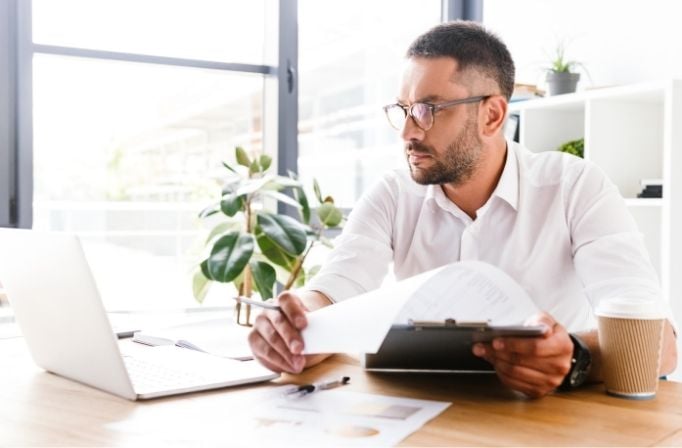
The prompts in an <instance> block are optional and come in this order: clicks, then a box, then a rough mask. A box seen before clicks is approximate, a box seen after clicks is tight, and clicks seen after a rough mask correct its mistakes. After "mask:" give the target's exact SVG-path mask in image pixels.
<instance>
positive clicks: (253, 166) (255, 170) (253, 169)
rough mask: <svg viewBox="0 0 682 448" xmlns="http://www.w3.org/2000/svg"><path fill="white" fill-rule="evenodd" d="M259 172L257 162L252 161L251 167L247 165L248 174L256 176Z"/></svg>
mask: <svg viewBox="0 0 682 448" xmlns="http://www.w3.org/2000/svg"><path fill="white" fill-rule="evenodd" d="M259 172H260V164H259V163H258V160H256V159H254V160H253V162H251V165H249V174H256V173H259Z"/></svg>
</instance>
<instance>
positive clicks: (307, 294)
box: [298, 290, 332, 311]
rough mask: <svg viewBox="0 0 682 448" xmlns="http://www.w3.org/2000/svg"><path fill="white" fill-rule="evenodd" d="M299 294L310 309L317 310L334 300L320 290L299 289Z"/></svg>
mask: <svg viewBox="0 0 682 448" xmlns="http://www.w3.org/2000/svg"><path fill="white" fill-rule="evenodd" d="M298 296H299V297H300V298H301V301H302V302H303V303H304V304H305V306H306V307H307V308H308V311H315V310H318V309H320V308H323V307H325V306H329V305H331V304H332V301H331V300H330V299H329V297H327V296H326V295H324V294H322V293H321V292H319V291H306V290H303V291H299V293H298Z"/></svg>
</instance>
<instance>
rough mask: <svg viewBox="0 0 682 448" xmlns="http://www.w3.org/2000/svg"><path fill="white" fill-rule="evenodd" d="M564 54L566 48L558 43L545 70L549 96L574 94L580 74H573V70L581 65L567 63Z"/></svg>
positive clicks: (561, 43) (573, 62)
mask: <svg viewBox="0 0 682 448" xmlns="http://www.w3.org/2000/svg"><path fill="white" fill-rule="evenodd" d="M565 54H566V46H565V44H564V43H563V42H560V43H559V44H558V45H557V47H556V50H555V53H554V57H553V58H552V60H551V64H550V67H549V68H548V69H547V77H546V80H547V88H548V90H549V95H550V96H553V95H561V94H564V93H573V92H575V90H576V87H577V85H578V81H579V80H580V73H576V72H574V71H573V69H574V68H575V67H583V65H582V64H581V63H580V62H577V61H567V60H566V57H565Z"/></svg>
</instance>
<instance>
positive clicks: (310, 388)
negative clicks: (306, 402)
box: [284, 376, 350, 395]
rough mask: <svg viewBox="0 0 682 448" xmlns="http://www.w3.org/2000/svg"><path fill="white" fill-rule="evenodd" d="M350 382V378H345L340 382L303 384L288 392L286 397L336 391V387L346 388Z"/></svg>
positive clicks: (339, 380)
mask: <svg viewBox="0 0 682 448" xmlns="http://www.w3.org/2000/svg"><path fill="white" fill-rule="evenodd" d="M349 382H350V377H349V376H344V377H342V378H341V379H338V380H330V381H322V382H320V383H312V384H302V385H300V386H296V387H293V388H291V389H289V390H287V391H286V392H284V394H285V395H307V394H310V393H313V392H315V391H316V390H327V389H334V388H335V387H339V386H345V385H346V384H348V383H349Z"/></svg>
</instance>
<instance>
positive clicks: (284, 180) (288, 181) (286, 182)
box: [274, 176, 302, 188]
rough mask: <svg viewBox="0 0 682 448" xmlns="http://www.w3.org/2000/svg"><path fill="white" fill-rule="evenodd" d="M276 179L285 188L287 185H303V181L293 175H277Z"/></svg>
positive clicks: (294, 186) (292, 186) (291, 186)
mask: <svg viewBox="0 0 682 448" xmlns="http://www.w3.org/2000/svg"><path fill="white" fill-rule="evenodd" d="M274 181H275V182H277V183H278V184H279V185H281V186H282V187H283V188H285V187H290V188H296V187H301V186H302V185H301V183H300V182H299V181H297V180H296V179H292V178H291V177H286V176H275V178H274Z"/></svg>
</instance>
